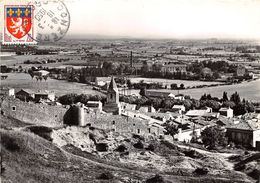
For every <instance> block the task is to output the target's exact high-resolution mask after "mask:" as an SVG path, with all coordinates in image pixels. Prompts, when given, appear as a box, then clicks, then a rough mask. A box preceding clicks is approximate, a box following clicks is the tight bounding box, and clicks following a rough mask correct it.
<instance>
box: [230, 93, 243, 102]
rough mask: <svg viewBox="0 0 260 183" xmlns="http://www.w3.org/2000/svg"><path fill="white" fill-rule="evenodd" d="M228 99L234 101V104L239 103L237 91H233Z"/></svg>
mask: <svg viewBox="0 0 260 183" xmlns="http://www.w3.org/2000/svg"><path fill="white" fill-rule="evenodd" d="M230 101H233V102H235V104H239V103H240V102H241V100H240V96H239V94H238V93H237V92H235V93H233V94H232V95H231V97H230Z"/></svg>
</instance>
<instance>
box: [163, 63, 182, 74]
mask: <svg viewBox="0 0 260 183" xmlns="http://www.w3.org/2000/svg"><path fill="white" fill-rule="evenodd" d="M186 68H187V66H186V65H184V64H175V63H168V64H164V65H163V66H162V73H164V74H166V73H171V74H174V73H177V72H180V73H187V69H186Z"/></svg>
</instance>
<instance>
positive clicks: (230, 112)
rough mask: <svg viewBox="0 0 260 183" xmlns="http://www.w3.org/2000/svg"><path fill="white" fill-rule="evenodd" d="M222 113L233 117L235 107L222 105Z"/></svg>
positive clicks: (220, 111)
mask: <svg viewBox="0 0 260 183" xmlns="http://www.w3.org/2000/svg"><path fill="white" fill-rule="evenodd" d="M219 113H220V115H223V116H226V117H227V118H233V116H234V115H233V109H231V108H230V107H229V108H226V107H222V108H220V109H219Z"/></svg>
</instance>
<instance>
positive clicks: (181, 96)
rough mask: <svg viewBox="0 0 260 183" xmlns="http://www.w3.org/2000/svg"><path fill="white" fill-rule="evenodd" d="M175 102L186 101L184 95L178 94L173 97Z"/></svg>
mask: <svg viewBox="0 0 260 183" xmlns="http://www.w3.org/2000/svg"><path fill="white" fill-rule="evenodd" d="M173 98H174V99H175V100H184V99H185V98H184V95H183V94H177V95H175V96H174V97H173Z"/></svg>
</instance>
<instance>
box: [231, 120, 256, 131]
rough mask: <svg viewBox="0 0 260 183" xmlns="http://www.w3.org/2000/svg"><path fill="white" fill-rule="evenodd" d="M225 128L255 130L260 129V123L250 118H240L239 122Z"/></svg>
mask: <svg viewBox="0 0 260 183" xmlns="http://www.w3.org/2000/svg"><path fill="white" fill-rule="evenodd" d="M227 128H230V129H241V130H250V131H255V130H260V124H259V123H256V122H253V121H251V120H248V121H246V120H240V121H239V123H237V124H231V125H229V126H228V127H227Z"/></svg>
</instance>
